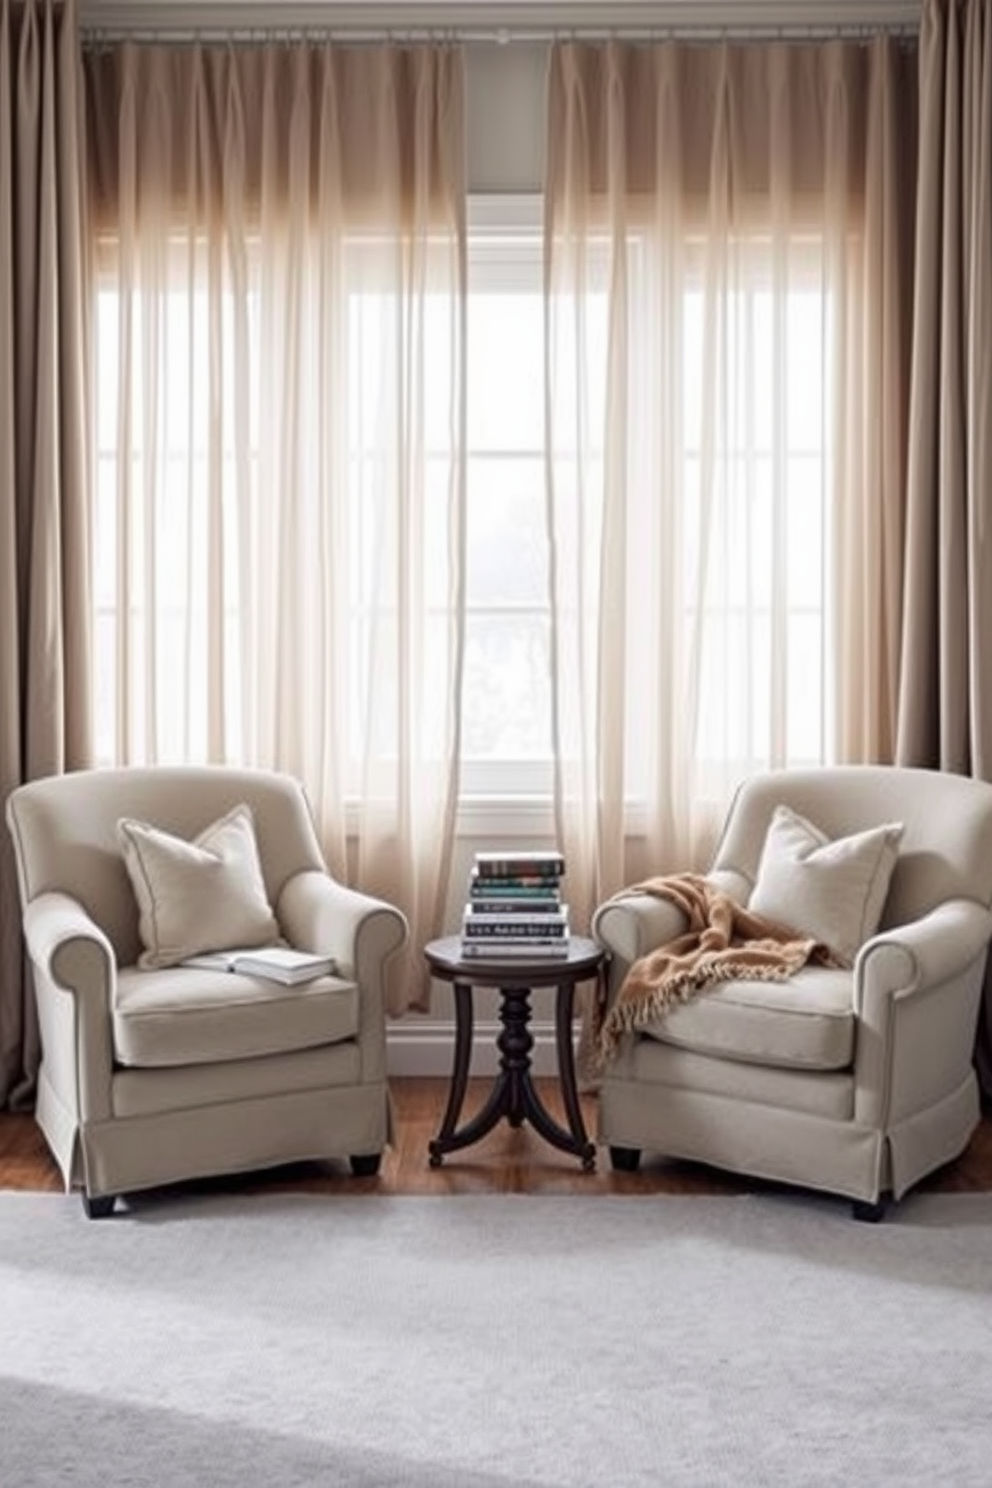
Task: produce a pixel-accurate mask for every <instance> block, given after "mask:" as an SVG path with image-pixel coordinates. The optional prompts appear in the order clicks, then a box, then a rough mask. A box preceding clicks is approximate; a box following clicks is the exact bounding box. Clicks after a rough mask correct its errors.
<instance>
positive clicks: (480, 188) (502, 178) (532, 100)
mask: <svg viewBox="0 0 992 1488" xmlns="http://www.w3.org/2000/svg"><path fill="white" fill-rule="evenodd" d="M547 56H548V49H547V46H546V45H545V44H543V43H542V42H511V43H509V44H508V45H506V46H500V45H498V44H497V43H494V42H469V43H468V44H467V45H466V48H465V72H466V79H465V92H466V99H465V102H466V109H467V113H468V122H467V138H466V151H467V157H468V160H467V169H468V186H469V191H470V192H481V193H485V192H509V193H524V192H540V190H541V188H542V185H543V181H544V96H545V75H546V71H547Z"/></svg>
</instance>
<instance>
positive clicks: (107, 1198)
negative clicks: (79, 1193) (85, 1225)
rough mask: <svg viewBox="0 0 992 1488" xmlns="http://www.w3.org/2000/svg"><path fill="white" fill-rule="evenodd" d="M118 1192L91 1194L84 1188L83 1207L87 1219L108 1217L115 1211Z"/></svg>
mask: <svg viewBox="0 0 992 1488" xmlns="http://www.w3.org/2000/svg"><path fill="white" fill-rule="evenodd" d="M116 1202H117V1196H116V1194H91V1193H87V1192H86V1191H85V1189H84V1190H83V1208H84V1210H85V1211H86V1218H87V1219H108V1218H109V1217H110V1215H111V1214H113V1212H114V1204H115V1203H116Z"/></svg>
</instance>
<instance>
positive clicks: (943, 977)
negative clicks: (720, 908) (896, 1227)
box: [592, 766, 992, 1220]
mask: <svg viewBox="0 0 992 1488" xmlns="http://www.w3.org/2000/svg"><path fill="white" fill-rule="evenodd" d="M779 806H785V807H787V808H791V810H792V811H793V812H795V813H798V814H799V815H800V816H801V817H802V818H803V819H805V821H806V822H807V824H808V823H813V824H815V826H816V827H817V828H818V829H819V831H820V832H821V833H822V834H823V835H824V837H825V838H827V839H829V840H830V842H831V843H835V842H838V841H839V840H841V839H846V838H849V837H850V836H851V835H852V834H858V833H862V832H864V831H866V830H868V829H871V828H877V827H881V826H883V825H884V824H891V823H898V824H901V825H902V829H903V830H902V834H901V838H900V839H899V840H898V846H897V849H896V856H895V863H894V868H893V869H892V876H891V881H890V883H889V885H888V892H887V895H886V896H885V898H884V906H883V907H882V909H881V918H880V923H879V925H878V928H877V930H874V933H869V935H868V938H867V939H866V940H865V941H864V942H863V943H862V944H860V946H858V947H857V948H856V954H855V955H854V958H853V964H851V965H850V967H849V968H848V967H841V968H837V967H832V968H831V967H825V966H822V965H812V964H810V965H807V966H804V967H803V968H802V969H801V970H799V971H798V972H797V973H795V974H794V975H793V976H791V977H790V978H789V979H788V980H786V981H777V982H772V981H766V982H762V981H760V980H755V981H728V982H725V983H722V984H719V985H716V986H714V987H712V988H710V989H708V990H705V991H702V992H701V993H699V994H698V995H696V996H695V997H693V998H691V999H690V1000H687V1001H685V1002H684V1003H678V1004H676V1005H674V1006H672V1007H670V1008H669V1009H668V1010H667V1011H666V1012H665V1013H663V1015H662V1016H661V1017H659V1018H657V1019H655V1021H653V1022H651V1023H648V1024H647V1025H646V1026H639V1027H635V1028H630V1029H628V1030H626V1031H624V1032H623V1033H622V1035H621V1037H620V1039H619V1044H618V1047H617V1049H616V1051H615V1054H614V1056H613V1057H611V1058H609V1059H608V1060H607V1061H606V1063H605V1066H604V1068H603V1072H602V1081H601V1087H600V1098H599V1116H598V1138H599V1141H600V1142H601V1143H603V1144H605V1145H607V1146H608V1147H609V1149H610V1153H611V1158H612V1162H613V1165H614V1166H615V1167H617V1168H620V1169H628V1170H630V1169H634V1168H636V1166H637V1164H638V1161H639V1159H640V1155H641V1151H642V1149H649V1150H651V1151H653V1152H656V1153H661V1154H666V1155H668V1156H672V1157H679V1158H685V1159H689V1160H694V1161H698V1162H702V1163H707V1164H710V1165H713V1166H714V1167H718V1168H723V1169H728V1170H731V1171H735V1172H739V1173H744V1174H748V1175H751V1176H754V1177H758V1178H762V1179H769V1180H773V1181H781V1182H784V1183H787V1184H795V1185H798V1186H805V1187H809V1188H812V1189H819V1190H823V1191H826V1192H830V1193H835V1194H838V1195H843V1196H847V1197H849V1198H850V1199H851V1200H852V1201H853V1209H854V1213H855V1215H856V1216H857V1217H859V1218H864V1219H873V1220H874V1219H878V1218H880V1217H881V1216H882V1214H883V1213H884V1210H885V1208H886V1205H887V1203H888V1202H889V1201H890V1199H899V1198H900V1197H902V1196H903V1195H904V1194H905V1193H906V1191H907V1190H908V1189H910V1188H911V1187H912V1186H913V1185H914V1184H915V1183H917V1182H918V1181H919V1180H920V1179H921V1178H923V1177H924V1176H925V1175H926V1174H928V1173H930V1172H931V1171H933V1170H934V1169H936V1168H938V1167H940V1166H941V1165H943V1164H945V1163H947V1162H949V1161H950V1160H951V1159H953V1158H954V1157H956V1156H957V1155H958V1154H959V1153H961V1152H962V1151H963V1149H964V1148H965V1147H966V1146H967V1144H968V1141H969V1139H970V1137H971V1134H972V1132H973V1131H974V1129H975V1127H976V1125H977V1124H978V1121H979V1118H980V1109H979V1096H978V1084H977V1078H976V1074H975V1070H974V1067H973V1047H974V1040H975V1033H976V1026H977V1020H978V1013H979V1005H980V1001H981V995H982V982H983V975H984V970H985V963H986V958H987V955H988V948H989V942H990V938H992V785H989V784H986V783H984V782H980V781H977V780H973V779H968V778H966V777H963V776H958V775H952V774H949V773H944V772H939V771H929V770H917V769H902V768H897V767H888V766H841V767H836V768H823V769H816V770H777V771H769V772H767V773H764V774H760V775H757V776H755V777H753V778H752V779H750V780H748V781H747V782H746V783H745V784H744V785H743V786H742V787H741V788H740V789H739V790H738V792H737V795H736V797H735V799H734V801H733V803H732V805H731V807H730V810H729V813H728V817H727V820H726V823H725V826H724V830H723V834H722V837H721V840H720V842H719V845H718V847H717V850H716V855H715V859H714V862H713V865H712V867H711V869H710V870H709V873H708V874H707V875H705V877H706V880H707V881H708V882H711V883H712V884H713V885H714V887H716V888H718V889H720V890H722V891H723V892H725V893H726V894H728V895H729V896H730V897H731V898H732V899H733V900H734V901H735V902H736V903H738V904H740V905H742V906H749V904H750V905H751V907H752V908H753V909H755V911H756V905H755V904H754V902H753V900H752V895H753V894H754V890H755V885H756V882H757V880H758V877H759V868H760V865H761V862H762V853H763V849H764V846H765V842H766V834H767V833H768V830H769V826H770V823H771V822H772V819H773V815H774V814H775V812H776V808H778V807H779ZM781 883H785V884H786V885H787V884H788V878H787V876H786V877H784V878H781V879H780V884H781ZM756 897H757V896H756ZM778 918H779V922H780V923H783V924H784V923H788V921H787V919H786V917H785V916H784V915H781V916H779V917H778ZM685 925H686V922H685V920H684V919H683V918H682V917H681V915H680V913H679V911H678V910H677V909H676V907H675V906H674V904H673V903H672V902H670V901H669V900H666V899H665V898H662V897H655V896H654V895H652V894H649V893H643V892H626V893H624V894H621V895H617V896H615V897H614V898H613V899H611V900H609V901H607V902H606V903H604V904H601V905H600V906H599V907H598V909H597V910H596V912H595V914H594V917H593V925H592V929H593V934H594V935H595V936H596V938H597V939H598V940H599V941H600V942H601V944H602V945H604V946H605V947H606V949H607V950H608V951H609V952H610V956H611V960H610V963H609V972H608V989H607V1008H608V1009H609V1008H610V1007H611V1006H613V1005H614V1003H615V1001H616V998H617V994H618V992H619V991H620V988H621V985H622V984H623V982H624V979H625V978H626V976H627V973H628V971H629V969H630V967H631V966H632V965H633V964H634V963H635V962H636V961H638V960H639V958H641V957H643V956H645V955H646V954H647V953H648V952H649V951H652V950H655V949H656V948H658V947H663V946H665V945H666V944H667V943H669V942H671V941H672V940H673V939H674V938H675V937H676V936H677V935H679V934H681V933H682V932H683V931H684V929H685ZM793 928H794V929H796V930H799V931H804V930H808V929H809V926H804V925H803V924H802V923H801V912H800V910H799V904H798V894H797V916H796V919H795V922H794V924H793ZM871 928H872V927H869V929H870V931H871Z"/></svg>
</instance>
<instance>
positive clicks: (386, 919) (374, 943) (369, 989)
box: [276, 868, 409, 1080]
mask: <svg viewBox="0 0 992 1488" xmlns="http://www.w3.org/2000/svg"><path fill="white" fill-rule="evenodd" d="M276 914H277V916H278V919H279V923H280V924H281V925H282V927H283V930H284V932H285V934H286V936H287V938H288V939H289V941H290V942H291V944H293V945H295V946H299V947H300V948H301V949H304V950H308V951H322V952H323V953H324V954H326V955H329V956H333V957H334V960H335V962H336V963H337V968H338V972H339V974H340V975H341V976H343V977H348V978H349V979H351V980H352V981H355V982H357V984H358V987H359V991H360V993H361V1013H360V1021H359V1042H360V1043H361V1045H362V1077H363V1079H366V1080H373V1079H381V1078H384V1076H385V1067H386V984H385V968H386V963H387V961H388V960H389V959H390V957H391V956H392V955H393V954H394V952H396V951H398V950H399V949H400V947H401V946H402V945H403V944H404V943H405V942H406V939H407V935H408V933H409V931H408V927H407V922H406V918H405V916H404V915H403V914H402V913H401V912H400V911H399V910H398V909H396V908H395V906H393V905H392V904H387V903H386V902H385V900H383V899H376V898H374V897H373V896H372V895H370V894H363V893H360V892H359V891H358V890H357V889H350V888H348V887H347V886H346V885H344V884H342V883H339V882H338V880H337V879H334V878H331V876H330V875H329V874H327V873H323V872H321V871H320V870H319V869H315V868H307V869H304V870H302V871H301V872H300V873H296V874H294V875H293V877H292V878H290V879H288V880H287V882H286V883H285V884H284V885H283V889H282V892H281V893H280V895H279V899H278V903H277V904H276Z"/></svg>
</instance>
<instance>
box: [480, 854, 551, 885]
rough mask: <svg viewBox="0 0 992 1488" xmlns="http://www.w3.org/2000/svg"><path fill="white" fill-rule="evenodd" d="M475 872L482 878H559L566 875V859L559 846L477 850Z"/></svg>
mask: <svg viewBox="0 0 992 1488" xmlns="http://www.w3.org/2000/svg"><path fill="white" fill-rule="evenodd" d="M474 864H475V872H476V874H477V876H478V877H480V878H521V877H527V878H537V879H547V878H551V879H557V878H561V877H563V876H564V873H565V859H564V857H563V855H562V854H561V853H560V852H559V851H558V850H557V848H548V849H546V850H542V849H539V848H535V849H532V850H530V851H527V852H500V851H498V850H497V851H495V852H477V853H476V854H475V858H474Z"/></svg>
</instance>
